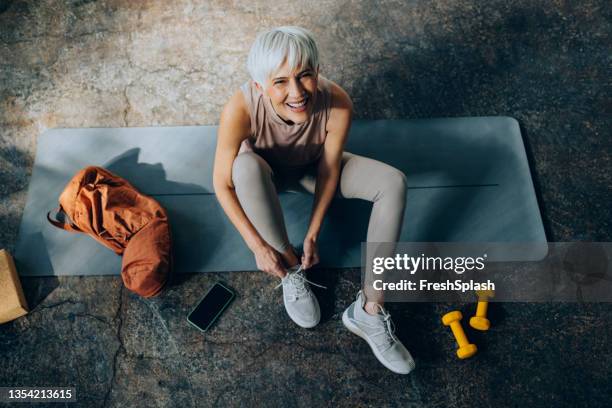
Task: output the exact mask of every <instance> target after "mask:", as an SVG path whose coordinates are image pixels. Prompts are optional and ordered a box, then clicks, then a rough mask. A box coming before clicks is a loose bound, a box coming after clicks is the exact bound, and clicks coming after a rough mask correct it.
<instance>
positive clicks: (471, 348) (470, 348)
mask: <svg viewBox="0 0 612 408" xmlns="http://www.w3.org/2000/svg"><path fill="white" fill-rule="evenodd" d="M462 318H463V315H462V314H461V312H459V311H454V312H449V313H447V314H445V315H444V316H442V323H444V325H445V326H450V328H451V330H452V331H453V334H454V335H455V340H456V341H457V344H458V345H459V348H458V349H457V357H459V358H460V359H461V360H463V359H464V358H469V357H472V356H473V355H474V354H476V351H478V349H477V348H476V345H475V344H471V343H470V342H469V341H468V338H467V336H466V335H465V332H464V331H463V327H461V323H460V321H461V319H462Z"/></svg>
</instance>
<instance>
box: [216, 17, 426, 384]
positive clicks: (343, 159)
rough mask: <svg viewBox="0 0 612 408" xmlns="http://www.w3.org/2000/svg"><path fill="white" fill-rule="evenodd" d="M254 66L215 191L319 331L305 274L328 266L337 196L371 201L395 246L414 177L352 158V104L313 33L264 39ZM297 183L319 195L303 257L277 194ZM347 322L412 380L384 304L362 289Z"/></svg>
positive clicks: (383, 233)
mask: <svg viewBox="0 0 612 408" xmlns="http://www.w3.org/2000/svg"><path fill="white" fill-rule="evenodd" d="M247 66H248V71H249V73H250V75H251V77H252V80H251V81H248V82H246V83H245V84H244V85H242V86H241V88H240V90H238V91H236V92H235V93H234V95H233V96H232V97H231V99H230V100H229V102H228V103H227V104H226V105H225V107H224V109H223V112H222V114H221V121H220V125H219V132H218V143H217V150H216V153H215V163H214V172H213V182H214V188H215V194H216V196H217V198H218V200H219V203H220V204H221V206H222V207H223V210H224V211H225V213H226V214H227V216H228V217H229V219H230V220H231V222H232V223H233V224H234V226H235V227H236V229H237V230H238V231H239V233H240V234H241V235H242V237H243V239H244V241H245V242H246V244H247V245H248V247H249V248H250V249H251V251H253V254H254V256H255V260H256V262H257V267H258V268H259V269H260V270H262V271H264V272H267V273H269V274H271V275H273V276H276V277H278V278H280V279H281V285H282V287H283V300H284V304H285V309H286V311H287V314H288V315H289V317H290V318H291V319H292V320H293V321H294V322H295V323H296V324H298V325H299V326H301V327H305V328H311V327H314V326H316V325H317V324H318V323H319V320H320V310H319V303H318V301H317V299H316V297H315V295H314V294H313V293H312V291H311V289H310V286H309V283H312V282H309V281H308V280H306V278H305V275H304V270H305V269H308V268H310V267H311V266H313V265H315V264H316V263H318V262H319V255H318V249H317V238H318V235H319V231H320V229H321V225H322V223H323V218H324V216H325V213H326V212H327V209H328V207H329V204H330V202H331V200H332V198H333V197H334V196H335V195H337V196H339V197H344V198H360V199H364V200H369V201H372V202H373V203H374V204H373V209H372V214H371V216H370V221H369V226H368V236H367V240H368V242H396V241H397V240H398V238H399V234H400V229H401V225H402V218H403V214H404V206H405V194H406V177H405V176H404V174H403V173H402V172H400V171H399V170H397V169H395V168H393V167H391V166H389V165H387V164H385V163H382V162H379V161H376V160H372V159H369V158H366V157H362V156H358V155H355V154H351V153H349V152H344V151H343V147H344V144H345V141H346V138H347V136H348V132H349V128H350V125H351V118H352V113H353V105H352V102H351V99H350V97H349V96H348V94H347V93H346V92H345V91H344V90H343V89H342V88H341V87H340V86H338V85H337V84H335V83H334V82H332V81H330V80H328V79H326V78H324V77H323V76H322V75H319V56H318V50H317V46H316V43H315V41H314V40H313V38H312V35H311V34H310V32H308V31H307V30H304V29H302V28H299V27H279V28H276V29H273V30H271V31H268V32H265V33H262V34H260V35H258V36H257V38H256V40H255V42H254V44H253V46H252V47H251V50H250V53H249V57H248V62H247ZM295 186H297V187H298V188H299V187H302V188H303V189H305V190H307V191H309V192H310V193H312V194H314V203H313V209H312V213H311V218H310V224H309V228H308V232H307V234H306V237H305V238H304V243H303V254H302V255H301V257H298V254H297V253H296V252H295V249H294V248H293V246H292V245H291V243H290V242H289V239H288V237H287V231H286V228H285V224H284V220H283V214H282V210H281V206H280V202H279V199H278V195H277V188H278V189H281V188H291V187H295ZM281 285H279V286H281ZM342 321H343V323H344V324H345V326H346V327H347V328H348V329H349V330H350V331H351V332H353V333H355V334H357V335H359V336H360V337H362V338H363V339H365V340H366V341H367V342H368V344H369V345H370V347H371V348H372V350H373V352H374V354H375V355H376V357H377V358H378V359H379V361H380V362H381V363H382V364H384V365H385V366H386V367H387V368H389V369H390V370H392V371H394V372H397V373H402V374H407V373H408V372H410V371H411V370H412V369H413V368H414V361H413V360H412V357H411V356H410V353H409V352H408V350H406V348H405V347H404V346H403V345H402V343H401V342H400V341H399V340H398V339H397V338H396V337H395V335H394V334H393V327H392V323H391V320H390V316H389V314H388V313H387V312H386V311H385V309H384V308H383V305H382V302H380V301H377V299H375V298H373V297H370V299H367V300H366V298H365V295H364V293H363V291H360V292H359V293H358V294H357V300H356V301H355V302H354V303H353V304H351V305H350V306H349V307H348V308H347V310H346V311H345V312H344V314H343V317H342Z"/></svg>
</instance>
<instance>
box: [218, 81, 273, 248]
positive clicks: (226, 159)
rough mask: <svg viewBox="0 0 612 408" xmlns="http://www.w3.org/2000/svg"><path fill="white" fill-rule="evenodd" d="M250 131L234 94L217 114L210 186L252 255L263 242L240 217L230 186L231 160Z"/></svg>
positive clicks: (241, 101) (243, 104)
mask: <svg viewBox="0 0 612 408" xmlns="http://www.w3.org/2000/svg"><path fill="white" fill-rule="evenodd" d="M250 129H251V118H250V117H249V112H248V110H247V107H246V102H245V101H244V97H243V95H242V93H241V91H240V90H238V91H237V92H236V93H235V94H234V95H233V96H232V97H231V99H230V100H229V102H228V103H227V104H226V105H225V107H224V108H223V112H222V113H221V121H220V123H219V131H218V135H217V150H216V152H215V163H214V168H213V186H214V189H215V194H216V196H217V200H219V203H220V204H221V207H222V208H223V210H224V211H225V213H226V214H227V216H228V217H229V219H230V221H231V222H232V224H234V227H236V229H237V230H238V232H239V233H240V235H241V236H242V238H243V239H244V241H245V243H246V244H247V246H248V247H249V248H250V249H251V251H253V252H255V251H256V250H257V249H258V248H260V247H262V246H263V245H264V243H265V241H264V240H263V239H262V238H261V236H260V235H259V233H258V232H257V230H256V229H255V227H254V226H253V224H252V223H251V222H250V221H249V219H248V218H247V216H246V214H245V213H244V210H243V209H242V206H241V205H240V202H239V201H238V197H237V196H236V192H235V191H234V183H233V182H232V166H233V164H234V159H235V158H236V155H237V154H238V150H239V149H240V144H241V143H242V141H243V140H244V139H246V138H247V137H248V136H249V133H250Z"/></svg>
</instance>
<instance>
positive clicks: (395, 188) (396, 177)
mask: <svg viewBox="0 0 612 408" xmlns="http://www.w3.org/2000/svg"><path fill="white" fill-rule="evenodd" d="M380 188H381V190H382V192H383V196H385V195H393V196H396V197H399V198H401V199H405V197H406V192H407V191H408V179H407V178H406V175H405V174H404V172H403V171H401V170H398V169H396V168H394V167H392V168H390V169H389V170H388V171H386V172H385V175H384V176H383V177H382V178H381V184H380Z"/></svg>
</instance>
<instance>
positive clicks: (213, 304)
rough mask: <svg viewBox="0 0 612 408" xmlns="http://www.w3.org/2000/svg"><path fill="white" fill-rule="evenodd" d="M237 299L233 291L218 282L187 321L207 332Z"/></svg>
mask: <svg viewBox="0 0 612 408" xmlns="http://www.w3.org/2000/svg"><path fill="white" fill-rule="evenodd" d="M234 297H236V295H235V293H234V291H233V290H231V289H230V288H228V287H227V286H225V285H223V284H222V283H220V282H217V283H215V284H214V285H213V287H212V288H210V290H209V291H208V292H207V293H206V294H205V295H204V297H203V298H202V300H200V303H198V305H197V306H196V307H195V308H194V309H193V310H192V311H191V313H189V315H188V316H187V321H188V322H189V323H190V324H191V325H193V326H195V327H196V328H198V329H200V330H201V331H203V332H205V331H206V330H208V329H209V328H210V326H212V324H213V323H214V322H215V320H217V318H218V317H219V316H220V315H221V313H223V311H224V310H225V309H226V308H227V306H229V304H230V303H231V301H232V300H234Z"/></svg>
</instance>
